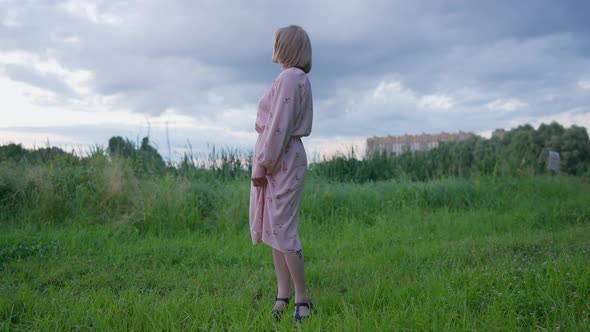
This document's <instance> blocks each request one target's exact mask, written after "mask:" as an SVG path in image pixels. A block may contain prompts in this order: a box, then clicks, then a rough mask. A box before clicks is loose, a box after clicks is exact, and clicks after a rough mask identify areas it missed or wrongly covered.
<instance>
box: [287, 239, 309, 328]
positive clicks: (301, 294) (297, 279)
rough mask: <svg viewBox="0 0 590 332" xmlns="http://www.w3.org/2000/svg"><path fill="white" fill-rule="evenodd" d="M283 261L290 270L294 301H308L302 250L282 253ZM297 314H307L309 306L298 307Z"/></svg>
mask: <svg viewBox="0 0 590 332" xmlns="http://www.w3.org/2000/svg"><path fill="white" fill-rule="evenodd" d="M284 255H285V261H286V262H287V266H288V267H289V271H290V272H291V277H292V278H293V281H294V283H295V303H303V302H307V301H309V298H308V297H307V289H306V288H305V271H304V260H303V251H302V250H299V251H297V252H290V253H284ZM299 314H300V315H301V316H307V315H309V308H307V307H300V309H299Z"/></svg>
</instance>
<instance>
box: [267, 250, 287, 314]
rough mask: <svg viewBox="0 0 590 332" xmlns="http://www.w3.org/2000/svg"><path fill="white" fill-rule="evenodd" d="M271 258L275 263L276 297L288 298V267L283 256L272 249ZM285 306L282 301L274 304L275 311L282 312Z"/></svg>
mask: <svg viewBox="0 0 590 332" xmlns="http://www.w3.org/2000/svg"><path fill="white" fill-rule="evenodd" d="M272 258H273V261H274V263H275V272H276V274H277V285H278V291H277V297H280V298H288V297H289V296H291V274H290V273H289V267H288V266H287V262H286V261H285V255H284V254H283V253H282V252H281V251H279V250H276V249H274V248H273V249H272ZM286 305H287V304H286V303H285V302H282V301H277V302H276V303H275V307H274V308H275V309H276V310H279V311H280V310H282V309H283V307H284V306H286Z"/></svg>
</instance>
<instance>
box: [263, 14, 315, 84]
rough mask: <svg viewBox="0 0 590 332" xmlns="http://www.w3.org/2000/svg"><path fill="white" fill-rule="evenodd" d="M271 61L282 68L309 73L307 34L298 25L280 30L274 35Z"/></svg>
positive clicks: (309, 47) (309, 46)
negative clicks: (293, 68) (298, 69)
mask: <svg viewBox="0 0 590 332" xmlns="http://www.w3.org/2000/svg"><path fill="white" fill-rule="evenodd" d="M272 61H273V62H276V63H280V64H282V65H283V66H285V67H287V68H290V67H298V68H301V69H302V70H303V71H304V72H305V73H309V72H310V71H311V42H310V41H309V36H308V35H307V32H305V30H303V28H302V27H300V26H298V25H289V26H286V27H283V28H280V29H278V30H277V32H276V33H275V45H274V47H273V54H272Z"/></svg>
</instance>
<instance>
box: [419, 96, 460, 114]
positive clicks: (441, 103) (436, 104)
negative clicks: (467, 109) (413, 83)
mask: <svg viewBox="0 0 590 332" xmlns="http://www.w3.org/2000/svg"><path fill="white" fill-rule="evenodd" d="M420 103H421V104H422V105H423V106H425V107H428V108H431V109H443V110H448V109H449V108H451V107H452V106H453V103H452V99H451V97H449V96H446V95H437V94H435V95H426V96H422V98H420Z"/></svg>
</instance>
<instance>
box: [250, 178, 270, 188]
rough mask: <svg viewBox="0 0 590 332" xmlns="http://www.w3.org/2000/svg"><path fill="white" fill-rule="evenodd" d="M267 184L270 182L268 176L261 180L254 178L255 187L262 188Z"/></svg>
mask: <svg viewBox="0 0 590 332" xmlns="http://www.w3.org/2000/svg"><path fill="white" fill-rule="evenodd" d="M267 182H268V180H267V179H266V176H263V177H260V178H252V184H253V185H254V187H262V186H264V185H265V184H266V183H267Z"/></svg>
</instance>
